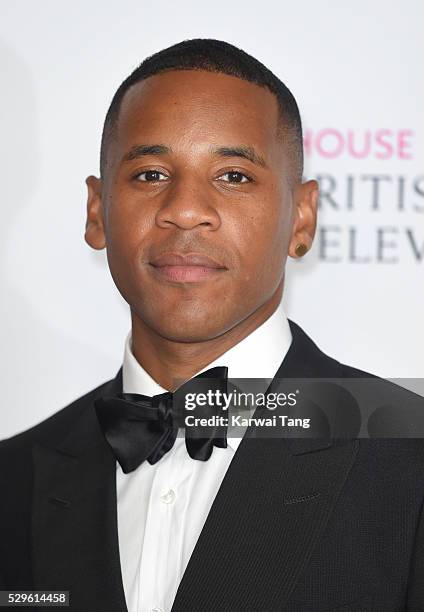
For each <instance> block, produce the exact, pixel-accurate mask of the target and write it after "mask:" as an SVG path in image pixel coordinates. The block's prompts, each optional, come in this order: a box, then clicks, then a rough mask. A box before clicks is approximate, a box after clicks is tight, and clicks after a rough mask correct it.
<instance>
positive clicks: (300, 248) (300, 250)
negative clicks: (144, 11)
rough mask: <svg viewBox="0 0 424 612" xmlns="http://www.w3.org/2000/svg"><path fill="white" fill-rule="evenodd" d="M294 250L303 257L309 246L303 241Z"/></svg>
mask: <svg viewBox="0 0 424 612" xmlns="http://www.w3.org/2000/svg"><path fill="white" fill-rule="evenodd" d="M294 252H295V253H296V255H297V256H298V257H303V255H305V253H307V252H308V247H307V246H306V244H304V243H303V242H299V244H297V245H296V248H295V250H294Z"/></svg>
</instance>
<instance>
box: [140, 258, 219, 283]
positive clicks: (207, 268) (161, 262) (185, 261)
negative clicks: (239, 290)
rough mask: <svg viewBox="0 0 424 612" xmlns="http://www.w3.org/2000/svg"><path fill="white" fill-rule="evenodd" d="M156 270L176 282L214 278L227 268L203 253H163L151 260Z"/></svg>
mask: <svg viewBox="0 0 424 612" xmlns="http://www.w3.org/2000/svg"><path fill="white" fill-rule="evenodd" d="M150 265H151V266H152V268H153V270H154V272H155V273H156V274H158V275H159V276H160V277H162V278H164V279H167V280H171V281H175V282H184V283H187V282H198V281H202V280H206V279H210V278H213V277H215V276H217V275H219V274H220V273H222V272H223V271H224V270H226V269H227V268H226V267H225V266H224V265H222V264H221V263H219V262H217V261H216V260H215V259H212V258H211V257H208V256H207V255H202V254H201V253H188V254H186V255H183V254H180V253H163V254H162V255H159V256H158V257H155V258H153V259H152V260H151V261H150Z"/></svg>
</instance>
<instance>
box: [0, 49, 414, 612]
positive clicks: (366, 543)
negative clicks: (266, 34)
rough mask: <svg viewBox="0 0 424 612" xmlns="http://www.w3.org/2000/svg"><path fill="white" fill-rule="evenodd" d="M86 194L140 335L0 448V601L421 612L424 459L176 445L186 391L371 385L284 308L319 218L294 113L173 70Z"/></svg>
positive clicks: (239, 62) (254, 65) (323, 440)
mask: <svg viewBox="0 0 424 612" xmlns="http://www.w3.org/2000/svg"><path fill="white" fill-rule="evenodd" d="M87 186H88V206H87V225H86V234H85V238H86V241H87V242H88V244H89V245H90V246H91V247H93V248H95V249H103V248H106V249H107V257H108V262H109V267H110V271H111V274H112V277H113V279H114V282H115V283H116V285H117V287H118V289H119V291H120V293H121V294H122V296H123V298H124V299H125V300H126V301H127V303H128V304H129V306H130V310H131V322H132V327H131V333H130V334H129V335H128V337H127V339H126V343H125V354H124V362H123V367H122V368H121V369H120V370H119V372H118V374H117V375H116V377H115V378H114V379H112V380H111V381H108V382H107V383H104V384H102V385H100V386H99V387H97V388H96V389H94V390H93V391H91V392H89V393H87V394H86V395H84V396H83V397H81V398H79V399H77V400H76V401H75V402H73V403H72V404H71V405H69V406H67V407H66V408H64V409H62V410H61V411H59V412H57V413H56V414H54V415H53V416H52V417H50V418H49V419H47V420H45V421H44V422H42V423H40V424H38V425H36V426H35V427H32V428H31V429H30V430H28V431H26V432H23V433H21V434H19V435H17V436H14V437H12V438H10V439H9V440H5V441H3V442H2V444H1V447H0V456H1V479H2V481H1V491H2V494H3V503H2V507H1V523H0V524H1V529H2V535H1V541H0V546H1V569H0V575H1V579H2V581H3V583H2V585H1V586H2V588H3V589H4V590H9V591H10V590H19V589H21V590H22V589H26V590H29V589H33V590H69V592H70V603H71V609H72V610H78V611H87V612H88V611H93V610H99V611H102V612H108V611H110V612H112V611H113V612H117V611H123V610H128V611H129V612H148V611H152V612H153V611H156V612H159V611H160V610H162V611H164V612H168V611H169V610H171V609H172V611H173V612H191V611H194V612H212V611H214V612H215V611H218V610H219V611H230V610H231V611H233V610H237V611H261V612H262V611H266V612H271V611H277V610H278V611H280V610H290V611H302V612H303V611H304V612H309V611H310V612H312V611H313V612H317V611H321V610H345V611H346V610H355V611H356V612H358V611H361V610H362V611H365V610H381V611H383V610H384V611H385V612H389V611H392V610H393V611H394V610H404V609H408V610H415V611H418V610H424V587H423V582H424V581H423V572H424V548H423V546H424V523H423V519H422V503H423V493H424V490H423V482H424V447H423V444H422V442H421V440H413V439H410V440H396V439H391V440H390V439H385V440H378V439H375V440H369V439H363V438H361V439H359V438H357V437H356V435H354V436H351V435H345V436H339V437H335V436H333V435H332V433H333V430H332V429H331V428H330V430H329V431H330V435H326V434H325V431H327V430H325V427H324V430H325V431H324V430H322V429H319V428H318V429H315V430H313V432H312V435H306V436H305V435H304V433H302V432H299V433H298V434H297V433H294V434H293V435H290V434H289V435H287V436H275V437H273V436H261V435H254V434H252V435H251V430H250V429H248V430H246V434H245V435H244V437H243V438H237V437H236V436H232V435H231V432H230V431H229V430H227V431H226V430H225V427H224V431H222V430H220V429H219V427H218V428H215V430H214V435H211V437H209V438H208V435H209V434H207V433H205V430H201V431H202V433H201V434H200V435H197V437H196V433H195V432H194V433H193V432H192V433H189V431H188V430H189V428H188V427H186V432H185V437H184V431H183V435H182V436H177V437H176V432H177V429H178V428H179V427H178V428H176V426H175V423H174V421H173V419H174V418H175V419H177V410H176V408H175V406H174V400H175V398H176V396H177V393H174V394H173V392H177V390H181V389H189V388H190V387H189V385H190V384H203V383H204V382H205V381H207V383H208V384H209V383H210V384H212V383H211V381H212V379H219V380H218V385H219V384H221V383H222V381H223V380H224V379H225V378H226V377H225V374H228V377H230V378H240V379H243V378H244V379H250V378H252V379H253V378H257V379H268V380H271V379H273V382H272V384H271V387H270V389H271V388H278V384H279V381H284V380H285V381H287V380H289V379H291V378H292V379H295V378H296V379H337V380H349V379H357V378H361V377H362V376H364V377H365V376H367V375H366V374H365V373H362V372H359V371H357V370H354V369H352V368H349V367H348V366H344V365H342V364H340V363H339V362H337V361H336V360H334V359H331V358H330V357H327V356H326V355H324V354H323V353H322V352H321V351H320V350H319V349H318V347H317V346H316V345H315V344H314V343H313V342H312V340H311V339H310V338H309V337H308V336H307V335H306V334H305V333H304V332H303V331H302V330H301V329H300V327H299V326H297V325H296V324H295V323H294V322H292V321H288V320H287V319H286V317H285V315H284V312H283V310H282V307H281V298H282V294H283V287H284V268H285V262H286V258H287V256H291V257H300V256H302V255H304V254H305V252H306V251H307V250H309V248H310V247H311V244H312V240H313V237H314V232H315V225H316V204H317V197H318V186H317V184H316V182H315V181H306V182H302V130H301V122H300V117H299V113H298V108H297V104H296V102H295V100H294V98H293V96H292V94H291V93H290V91H289V90H288V89H287V88H286V87H285V85H284V84H283V83H281V81H280V80H279V79H278V78H277V77H276V76H275V75H273V74H272V73H271V72H270V71H269V70H268V69H267V68H265V67H264V66H263V65H262V64H261V63H260V62H258V61H257V60H256V59H254V58H253V57H251V56H249V55H247V54H246V53H244V52H243V51H241V50H239V49H237V48H235V47H233V46H232V45H229V44H227V43H224V42H221V41H216V40H202V39H196V40H190V41H184V42H182V43H180V44H177V45H174V46H172V47H170V48H168V49H165V50H163V51H161V52H159V53H157V54H156V55H153V56H152V57H150V58H147V60H145V61H144V62H143V63H142V64H141V65H140V67H139V68H137V69H136V70H135V71H134V72H133V74H132V75H130V76H129V77H128V78H127V79H126V80H125V81H124V83H123V84H122V85H121V86H120V88H119V89H118V91H117V92H116V94H115V96H114V98H113V101H112V104H111V106H110V108H109V111H108V114H107V117H106V120H105V125H104V131H103V138H102V145H101V176H100V178H95V177H94V176H90V177H89V178H88V179H87ZM311 307H313V302H312V300H311ZM227 369H228V370H227ZM199 374H200V376H199ZM202 374H203V375H204V377H203V378H202ZM215 383H216V380H215ZM377 384H378V385H379V388H380V386H381V388H383V389H387V385H388V383H385V382H383V381H379V382H378V383H377ZM187 385H188V386H187ZM326 388H327V387H326ZM268 391H269V389H268ZM389 391H390V393H391V397H392V398H395V400H394V402H393V403H394V404H395V405H396V406H399V407H401V408H403V407H404V405H405V406H407V407H409V406H410V405H411V404H413V402H414V401H415V400H414V398H412V399H411V394H409V393H407V392H406V391H403V390H400V389H397V390H396V391H395V390H394V389H393V390H392V387H389ZM392 391H393V393H392ZM330 395H331V393H330ZM349 397H350V396H348V395H346V394H343V393H341V394H337V393H336V394H334V393H333V395H332V399H331V401H329V402H328V405H326V407H327V408H328V406H329V405H330V404H331V406H332V407H333V408H334V409H335V414H336V415H340V414H342V415H344V414H347V413H348V412H349V410H350V411H351V408H352V404H351V403H350V399H349ZM312 399H313V400H314V398H312ZM315 399H316V398H315ZM176 404H177V401H176V400H175V405H176ZM420 406H421V404H420ZM173 411H174V412H173ZM314 414H317V413H314ZM149 419H150V421H149ZM152 423H154V425H152ZM181 429H182V428H181ZM212 429H214V428H212ZM354 429H355V428H354ZM323 431H324V433H323ZM357 432H358V428H356V433H357ZM321 434H322V435H321ZM327 434H328V431H327Z"/></svg>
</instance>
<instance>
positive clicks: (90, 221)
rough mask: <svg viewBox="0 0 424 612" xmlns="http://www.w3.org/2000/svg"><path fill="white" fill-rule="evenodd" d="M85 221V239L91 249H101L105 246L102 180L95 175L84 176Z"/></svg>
mask: <svg viewBox="0 0 424 612" xmlns="http://www.w3.org/2000/svg"><path fill="white" fill-rule="evenodd" d="M85 183H86V185H87V189H88V196H87V221H86V224H85V236H84V237H85V241H86V242H87V244H89V245H90V246H91V247H92V248H93V249H97V250H101V249H104V248H105V246H106V236H105V229H104V218H103V208H102V182H101V180H100V179H98V178H96V177H95V176H89V177H87V178H86V180H85Z"/></svg>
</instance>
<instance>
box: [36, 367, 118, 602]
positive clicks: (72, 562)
mask: <svg viewBox="0 0 424 612" xmlns="http://www.w3.org/2000/svg"><path fill="white" fill-rule="evenodd" d="M121 376H122V374H121V370H120V371H119V372H118V374H117V376H116V377H115V379H113V380H112V381H110V382H109V383H106V385H104V386H102V388H101V391H102V392H103V393H104V392H107V394H109V393H117V392H119V391H121V390H122V378H121ZM94 399H95V397H94V396H91V397H90V401H88V402H87V404H86V405H85V407H84V409H83V410H82V412H81V413H80V415H79V416H78V418H77V420H76V421H75V424H74V426H73V427H72V430H71V431H70V432H69V434H68V435H67V436H66V438H65V439H64V440H63V441H62V442H61V443H60V444H59V445H58V446H57V447H55V448H49V447H47V446H44V445H41V444H36V445H35V446H34V448H33V461H34V495H33V508H32V560H33V575H34V588H35V589H38V590H69V591H70V603H71V606H75V608H74V609H78V610H102V611H104V612H117V611H118V610H119V611H126V610H127V608H126V604H125V596H124V591H123V584H122V578H121V568H120V560H119V546H118V530H117V505H116V463H115V457H114V456H113V454H112V453H111V451H110V449H109V447H108V446H107V444H106V442H105V440H104V438H103V436H102V433H101V431H100V429H99V426H98V424H97V420H96V417H95V412H94V409H93V405H92V401H93V400H94Z"/></svg>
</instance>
